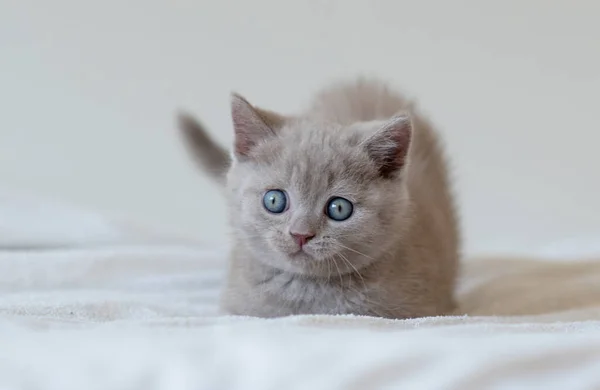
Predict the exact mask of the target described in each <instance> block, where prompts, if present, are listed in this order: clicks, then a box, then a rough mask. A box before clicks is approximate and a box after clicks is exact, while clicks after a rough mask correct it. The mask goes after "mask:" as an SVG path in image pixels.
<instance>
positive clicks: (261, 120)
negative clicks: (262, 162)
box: [231, 93, 285, 158]
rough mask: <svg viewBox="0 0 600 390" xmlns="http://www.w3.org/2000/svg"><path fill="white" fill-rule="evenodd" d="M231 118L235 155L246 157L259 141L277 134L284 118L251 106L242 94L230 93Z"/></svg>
mask: <svg viewBox="0 0 600 390" xmlns="http://www.w3.org/2000/svg"><path fill="white" fill-rule="evenodd" d="M231 119H232V120H233V129H234V131H235V141H234V152H235V155H236V157H238V158H245V157H248V155H249V154H250V152H251V151H252V148H254V146H256V145H257V144H258V143H259V142H261V141H263V140H264V139H266V138H268V137H272V136H274V135H276V134H277V131H278V130H279V129H280V128H281V127H282V126H283V124H284V122H285V118H284V117H283V116H281V115H279V114H276V113H274V112H271V111H267V110H262V109H260V108H257V107H254V106H252V105H251V104H250V103H248V101H247V100H246V99H244V98H243V97H242V96H240V95H238V94H236V93H232V94H231Z"/></svg>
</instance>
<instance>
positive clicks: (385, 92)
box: [306, 78, 413, 125]
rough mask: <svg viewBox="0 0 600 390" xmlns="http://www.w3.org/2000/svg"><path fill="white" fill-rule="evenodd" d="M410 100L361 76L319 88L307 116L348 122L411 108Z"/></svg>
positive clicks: (385, 86) (341, 122)
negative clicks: (347, 81)
mask: <svg viewBox="0 0 600 390" xmlns="http://www.w3.org/2000/svg"><path fill="white" fill-rule="evenodd" d="M412 108H413V104H412V102H411V101H410V100H408V99H406V98H404V97H403V96H401V95H399V94H398V93H395V92H393V91H391V90H390V89H389V88H388V86H387V85H386V84H385V83H383V82H380V81H378V80H374V79H368V78H360V79H358V80H357V81H355V82H353V83H339V84H335V85H333V86H332V87H329V88H327V89H324V90H322V91H320V92H319V93H318V94H317V96H316V97H315V98H314V99H313V102H312V105H311V107H310V109H309V110H308V112H307V113H306V115H307V116H310V117H313V118H317V119H321V120H325V121H331V122H336V123H340V124H342V125H350V124H352V123H355V122H367V121H372V120H378V119H388V118H390V117H391V116H393V115H394V114H397V113H398V112H401V111H412Z"/></svg>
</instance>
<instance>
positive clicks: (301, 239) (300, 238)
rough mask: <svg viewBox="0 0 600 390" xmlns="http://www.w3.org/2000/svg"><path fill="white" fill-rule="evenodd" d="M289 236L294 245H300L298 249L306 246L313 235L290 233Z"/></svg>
mask: <svg viewBox="0 0 600 390" xmlns="http://www.w3.org/2000/svg"><path fill="white" fill-rule="evenodd" d="M290 235H291V236H292V238H293V239H294V241H296V244H298V245H300V247H303V246H304V245H306V243H307V242H309V241H310V240H311V239H312V238H313V237H314V236H315V235H314V234H313V233H293V232H290Z"/></svg>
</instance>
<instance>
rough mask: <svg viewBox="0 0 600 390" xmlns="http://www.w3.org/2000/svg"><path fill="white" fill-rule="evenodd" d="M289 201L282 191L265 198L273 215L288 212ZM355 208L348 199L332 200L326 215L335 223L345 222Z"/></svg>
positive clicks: (264, 203)
mask: <svg viewBox="0 0 600 390" xmlns="http://www.w3.org/2000/svg"><path fill="white" fill-rule="evenodd" d="M287 204H288V199H287V195H286V194H285V192H283V191H281V190H269V191H267V192H266V193H265V195H264V196H263V205H264V206H265V209H266V210H267V211H269V212H271V213H273V214H280V213H283V212H284V211H285V210H287ZM353 210H354V206H353V205H352V202H350V201H349V200H348V199H344V198H340V197H335V198H331V199H330V200H329V201H328V202H327V205H326V206H325V214H326V215H327V216H328V217H329V218H331V219H333V220H334V221H345V220H346V219H348V218H350V216H351V215H352V211H353Z"/></svg>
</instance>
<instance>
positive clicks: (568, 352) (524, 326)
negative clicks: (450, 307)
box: [0, 196, 600, 390]
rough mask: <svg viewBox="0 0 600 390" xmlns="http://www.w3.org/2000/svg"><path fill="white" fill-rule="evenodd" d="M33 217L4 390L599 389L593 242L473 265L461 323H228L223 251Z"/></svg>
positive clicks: (11, 258)
mask: <svg viewBox="0 0 600 390" xmlns="http://www.w3.org/2000/svg"><path fill="white" fill-rule="evenodd" d="M28 202H33V200H27V201H24V200H23V199H22V198H18V200H15V198H14V197H13V198H10V197H7V196H0V291H1V294H0V346H1V347H0V389H21V388H27V389H61V390H68V389H90V390H92V389H103V390H106V389H392V388H393V389H398V388H408V389H470V388H473V389H481V388H494V389H503V388H507V389H508V388H510V389H518V388H532V386H534V385H535V386H534V387H533V388H540V389H594V388H595V389H597V388H600V256H598V257H595V256H594V254H598V255H600V245H598V246H597V247H595V246H596V245H597V244H596V243H595V241H594V240H591V241H590V240H587V239H586V240H583V239H582V240H580V241H577V240H570V241H569V242H568V243H567V242H565V243H549V245H548V246H547V247H546V248H538V249H536V250H535V251H533V250H532V253H531V257H529V258H525V257H498V258H480V259H471V260H468V261H466V262H465V264H464V267H463V273H462V278H461V283H460V288H459V301H460V304H461V307H460V309H459V311H458V312H457V313H456V315H455V316H450V317H444V318H442V317H440V318H423V319H415V320H403V321H392V320H384V319H375V318H367V317H353V316H297V317H289V318H281V319H270V320H266V319H254V318H243V317H219V316H217V315H216V303H217V297H218V289H219V285H220V281H221V279H222V277H223V270H224V258H225V255H224V254H225V252H226V249H225V248H217V247H212V246H210V245H207V244H203V243H198V242H193V241H190V240H183V239H178V238H174V237H169V236H167V235H164V236H163V235H161V234H159V233H156V232H151V231H149V230H147V229H144V230H141V229H139V227H136V226H134V225H132V224H128V223H124V222H122V221H121V222H119V221H114V220H110V219H108V218H105V217H103V216H100V215H96V214H94V213H90V212H88V211H81V210H76V209H73V208H68V207H67V208H65V207H62V206H61V207H59V206H57V205H54V204H43V205H40V203H39V200H36V201H35V202H38V203H36V205H37V208H36V209H35V212H34V211H32V207H31V204H30V203H28ZM40 210H42V211H40ZM44 221H46V222H45V224H44ZM48 221H61V222H60V223H58V222H57V223H54V224H51V223H48ZM38 222H39V223H38ZM33 226H35V228H33ZM551 248H555V249H554V250H552V249H551ZM556 248H560V249H556ZM582 253H585V256H582ZM538 254H543V255H544V257H543V258H541V257H537V256H536V255H538Z"/></svg>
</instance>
